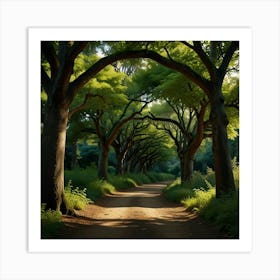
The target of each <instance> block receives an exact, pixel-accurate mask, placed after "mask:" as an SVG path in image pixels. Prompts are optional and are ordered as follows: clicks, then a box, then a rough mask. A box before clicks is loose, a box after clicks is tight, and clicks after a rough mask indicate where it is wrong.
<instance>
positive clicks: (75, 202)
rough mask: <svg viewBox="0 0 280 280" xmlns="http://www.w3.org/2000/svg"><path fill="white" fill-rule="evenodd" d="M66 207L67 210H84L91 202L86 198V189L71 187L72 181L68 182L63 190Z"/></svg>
mask: <svg viewBox="0 0 280 280" xmlns="http://www.w3.org/2000/svg"><path fill="white" fill-rule="evenodd" d="M64 194H65V199H66V207H67V209H68V210H70V211H73V210H82V209H84V208H85V207H86V206H87V205H88V204H89V202H90V201H91V200H90V199H89V198H88V197H87V189H86V188H83V189H80V188H79V187H73V186H72V181H71V180H70V181H68V184H67V186H66V187H65V190H64Z"/></svg>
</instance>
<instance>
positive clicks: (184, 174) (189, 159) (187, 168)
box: [181, 152, 194, 183]
mask: <svg viewBox="0 0 280 280" xmlns="http://www.w3.org/2000/svg"><path fill="white" fill-rule="evenodd" d="M193 160H194V157H193V155H191V154H190V153H189V152H186V153H185V154H184V155H183V156H182V159H181V161H182V163H181V168H182V169H181V183H184V182H187V181H189V180H191V178H192V176H193Z"/></svg>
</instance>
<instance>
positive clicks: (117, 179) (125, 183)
mask: <svg viewBox="0 0 280 280" xmlns="http://www.w3.org/2000/svg"><path fill="white" fill-rule="evenodd" d="M109 182H110V183H111V184H112V185H113V186H114V187H115V188H116V189H117V190H123V189H127V188H135V187H136V186H137V184H136V182H135V181H134V180H133V179H132V178H130V177H129V176H128V177H127V176H121V175H111V176H109Z"/></svg>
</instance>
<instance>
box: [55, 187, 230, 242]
mask: <svg viewBox="0 0 280 280" xmlns="http://www.w3.org/2000/svg"><path fill="white" fill-rule="evenodd" d="M165 186H166V185H165V184H147V185H143V186H137V187H136V188H134V189H129V190H126V191H123V192H116V193H115V194H112V195H108V196H107V197H105V198H102V199H100V200H98V201H97V202H96V203H94V204H90V205H88V206H87V207H86V209H85V210H80V211H77V217H72V216H63V221H64V223H65V224H66V229H65V230H64V231H63V232H60V233H59V234H58V236H57V238H65V239H69V238H79V239H85V238H91V239H92V238H106V239H108V238H110V239H114V238H132V239H137V238H145V239H147V238H157V239H162V238H164V239H168V238H196V239H201V238H204V239H213V238H226V237H225V236H224V235H223V234H222V233H220V232H219V231H218V230H217V229H216V228H214V227H212V226H209V225H208V224H207V223H205V222H204V221H203V220H202V219H200V218H199V217H197V216H196V215H195V214H194V213H190V212H187V211H186V210H185V208H184V207H182V206H180V205H178V204H176V203H173V202H168V201H167V200H166V199H165V198H164V197H163V195H162V189H163V188H164V187H165Z"/></svg>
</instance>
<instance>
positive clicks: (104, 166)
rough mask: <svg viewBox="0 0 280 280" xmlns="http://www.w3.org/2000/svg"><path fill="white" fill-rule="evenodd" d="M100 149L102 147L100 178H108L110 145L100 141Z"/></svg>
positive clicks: (99, 162)
mask: <svg viewBox="0 0 280 280" xmlns="http://www.w3.org/2000/svg"><path fill="white" fill-rule="evenodd" d="M99 149H100V153H99V159H98V178H99V179H102V180H107V179H108V158H109V147H108V146H107V145H104V144H103V143H101V142H100V143H99Z"/></svg>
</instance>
